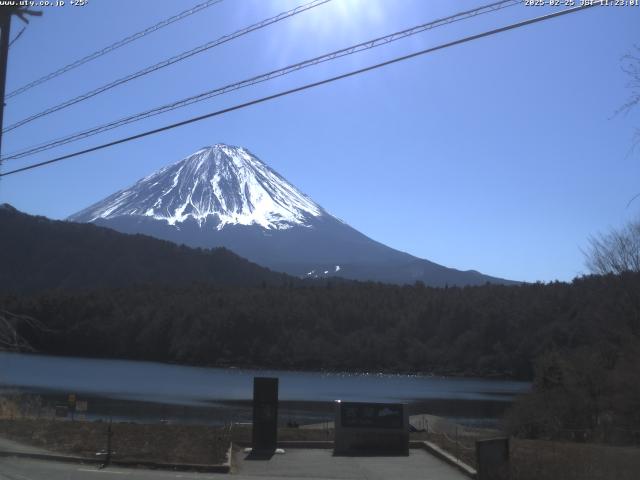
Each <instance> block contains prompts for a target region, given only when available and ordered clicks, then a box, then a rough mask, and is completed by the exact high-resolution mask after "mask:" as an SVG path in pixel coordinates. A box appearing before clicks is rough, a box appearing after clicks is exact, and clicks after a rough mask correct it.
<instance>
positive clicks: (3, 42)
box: [0, 1, 42, 165]
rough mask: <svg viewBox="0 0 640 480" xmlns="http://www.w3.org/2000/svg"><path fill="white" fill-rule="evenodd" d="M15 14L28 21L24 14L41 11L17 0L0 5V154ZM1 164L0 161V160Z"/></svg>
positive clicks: (38, 14) (35, 13)
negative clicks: (11, 34) (23, 5)
mask: <svg viewBox="0 0 640 480" xmlns="http://www.w3.org/2000/svg"><path fill="white" fill-rule="evenodd" d="M13 15H17V16H18V18H20V20H22V21H23V22H25V23H29V20H27V19H26V18H25V16H26V15H33V16H38V17H39V16H40V15H42V12H37V11H34V10H29V9H27V8H25V7H22V6H20V4H19V3H18V2H17V1H14V2H12V4H10V5H4V6H0V29H2V32H1V33H0V155H1V154H2V128H3V121H4V93H5V86H6V81H7V60H8V58H9V43H10V40H9V31H10V30H11V17H12V16H13ZM0 165H1V161H0Z"/></svg>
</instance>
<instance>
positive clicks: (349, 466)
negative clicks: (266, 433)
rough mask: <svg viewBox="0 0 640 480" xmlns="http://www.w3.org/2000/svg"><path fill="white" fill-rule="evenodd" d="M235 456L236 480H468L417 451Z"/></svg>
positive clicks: (299, 451) (319, 451) (301, 451)
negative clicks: (370, 454)
mask: <svg viewBox="0 0 640 480" xmlns="http://www.w3.org/2000/svg"><path fill="white" fill-rule="evenodd" d="M246 456H247V455H246V454H245V453H243V452H236V453H235V458H234V466H235V468H234V470H235V473H236V474H237V475H238V476H237V477H236V478H257V477H260V478H262V479H263V480H268V479H276V478H286V479H315V480H325V479H327V480H328V479H367V480H370V479H371V480H383V479H384V480H389V479H394V480H412V479H421V480H468V477H466V476H465V475H464V474H462V473H461V472H460V471H458V470H457V469H455V468H453V467H451V466H450V465H448V464H446V463H445V462H443V461H442V460H439V459H437V458H436V457H434V456H433V455H431V454H429V453H427V452H425V451H424V450H420V449H412V450H411V454H410V455H409V456H408V457H334V456H333V450H329V449H296V448H290V449H287V450H286V453H285V454H284V455H274V456H273V457H271V459H269V460H248V459H247V458H246Z"/></svg>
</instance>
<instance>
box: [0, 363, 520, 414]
mask: <svg viewBox="0 0 640 480" xmlns="http://www.w3.org/2000/svg"><path fill="white" fill-rule="evenodd" d="M255 376H270V377H278V378H279V379H280V385H279V398H280V400H281V408H280V412H281V414H280V418H281V419H283V421H284V420H286V419H292V420H296V421H297V422H299V423H301V424H302V423H310V422H321V421H325V420H328V419H330V418H331V417H332V412H333V410H332V408H333V402H334V401H335V400H338V399H339V400H344V401H366V402H407V403H408V404H409V409H410V412H411V413H430V414H434V415H441V416H445V417H448V418H455V419H457V420H458V421H463V422H465V423H469V424H485V425H487V424H495V422H496V419H498V418H499V417H500V416H501V415H502V413H503V412H504V410H505V409H506V408H507V407H508V405H509V404H510V402H511V401H512V400H513V398H514V396H516V395H518V394H521V393H524V392H526V391H528V389H529V388H530V384H529V383H527V382H516V381H510V380H491V379H476V378H451V377H435V376H423V375H390V374H379V373H369V374H350V373H324V372H297V371H286V370H249V369H236V368H206V367H189V366H182V365H170V364H163V363H154V362H139V361H128V360H105V359H88V358H71V357H53V356H44V355H28V354H17V353H6V352H0V387H1V388H2V390H3V391H5V392H6V391H11V390H18V391H22V392H28V393H33V394H38V395H41V396H42V397H43V398H44V399H45V400H46V401H47V403H49V404H55V403H64V402H65V401H66V398H67V395H68V394H70V393H73V394H76V395H77V398H78V399H85V400H88V403H89V409H88V414H87V416H88V418H90V419H97V418H107V417H110V418H114V419H118V420H129V421H131V420H133V421H147V422H155V421H160V419H163V420H169V421H173V422H185V423H192V422H198V423H211V424H219V423H222V422H225V421H230V420H233V421H248V420H250V418H251V404H250V399H251V397H252V388H253V377H255Z"/></svg>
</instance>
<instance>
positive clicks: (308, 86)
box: [0, 3, 600, 177]
mask: <svg viewBox="0 0 640 480" xmlns="http://www.w3.org/2000/svg"><path fill="white" fill-rule="evenodd" d="M596 5H600V4H599V3H591V4H585V5H582V6H579V7H573V8H568V9H565V10H561V11H559V12H555V13H549V14H547V15H542V16H540V17H535V18H531V19H528V20H524V21H521V22H517V23H512V24H510V25H507V26H505V27H500V28H496V29H493V30H488V31H485V32H482V33H478V34H475V35H471V36H468V37H464V38H461V39H458V40H454V41H451V42H448V43H443V44H440V45H437V46H435V47H430V48H426V49H424V50H420V51H417V52H414V53H410V54H408V55H403V56H401V57H395V58H393V59H391V60H387V61H385V62H381V63H376V64H374V65H370V66H368V67H364V68H360V69H357V70H352V71H350V72H347V73H343V74H341V75H337V76H335V77H330V78H327V79H324V80H320V81H317V82H313V83H307V84H305V85H302V86H300V87H296V88H292V89H290V90H285V91H282V92H279V93H275V94H273V95H269V96H266V97H261V98H258V99H256V100H251V101H249V102H245V103H241V104H238V105H234V106H232V107H228V108H224V109H222V110H217V111H215V112H211V113H207V114H205V115H200V116H197V117H192V118H190V119H187V120H183V121H181V122H177V123H173V124H170V125H166V126H164V127H160V128H156V129H153V130H148V131H146V132H142V133H138V134H136V135H131V136H129V137H124V138H121V139H118V140H114V141H111V142H107V143H103V144H101V145H97V146H95V147H91V148H87V149H85V150H80V151H77V152H74V153H69V154H67V155H62V156H59V157H56V158H52V159H50V160H46V161H44V162H38V163H34V164H31V165H27V166H25V167H22V168H17V169H14V170H10V171H8V172H5V173H0V177H5V176H7V175H13V174H16V173H19V172H24V171H27V170H31V169H34V168H39V167H42V166H45V165H49V164H52V163H56V162H60V161H62V160H67V159H69V158H73V157H77V156H80V155H84V154H86V153H90V152H95V151H98V150H103V149H105V148H108V147H112V146H114V145H119V144H121V143H126V142H130V141H132V140H137V139H139V138H143V137H147V136H150V135H155V134H157V133H161V132H165V131H167V130H172V129H174V128H177V127H181V126H184V125H188V124H191V123H195V122H199V121H201V120H205V119H207V118H212V117H216V116H219V115H223V114H225V113H229V112H233V111H235V110H240V109H243V108H246V107H250V106H252V105H257V104H259V103H264V102H267V101H269V100H274V99H276V98H280V97H284V96H286V95H291V94H293V93H297V92H301V91H304V90H308V89H311V88H314V87H318V86H321V85H325V84H328V83H332V82H335V81H338V80H342V79H345V78H349V77H353V76H355V75H359V74H361V73H365V72H369V71H372V70H376V69H378V68H382V67H386V66H388V65H392V64H395V63H399V62H402V61H404V60H409V59H411V58H415V57H418V56H421V55H425V54H428V53H432V52H435V51H438V50H443V49H445V48H448V47H453V46H455V45H460V44H463V43H467V42H471V41H474V40H478V39H480V38H483V37H488V36H490V35H495V34H498V33H501V32H506V31H508V30H514V29H516V28H520V27H524V26H526V25H531V24H534V23H538V22H542V21H545V20H549V19H552V18H555V17H559V16H561V15H566V14H569V13H575V12H578V11H581V10H586V9H588V8H591V7H594V6H596Z"/></svg>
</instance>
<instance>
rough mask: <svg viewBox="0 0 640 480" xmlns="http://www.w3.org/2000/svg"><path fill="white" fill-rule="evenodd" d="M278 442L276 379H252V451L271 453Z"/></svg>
mask: <svg viewBox="0 0 640 480" xmlns="http://www.w3.org/2000/svg"><path fill="white" fill-rule="evenodd" d="M277 444H278V379H277V378H268V377H255V378H254V379H253V428H252V446H253V452H265V453H268V452H270V453H273V452H275V451H276V447H277Z"/></svg>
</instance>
